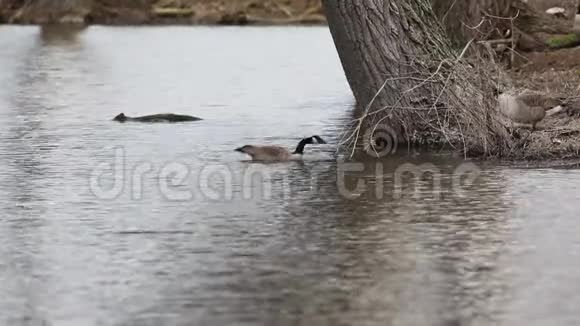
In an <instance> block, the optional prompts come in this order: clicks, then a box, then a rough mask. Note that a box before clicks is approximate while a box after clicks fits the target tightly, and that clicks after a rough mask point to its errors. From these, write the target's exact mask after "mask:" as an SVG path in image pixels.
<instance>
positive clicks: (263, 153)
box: [235, 135, 326, 162]
mask: <svg viewBox="0 0 580 326" xmlns="http://www.w3.org/2000/svg"><path fill="white" fill-rule="evenodd" d="M315 140H316V142H317V143H318V144H326V142H325V141H324V140H323V139H322V138H320V137H319V136H317V135H314V136H312V137H308V138H304V139H302V140H301V141H300V142H299V143H298V146H296V149H295V150H294V152H292V153H290V151H289V150H287V149H286V148H284V147H280V146H273V145H265V146H257V145H245V146H242V147H239V148H236V149H235V151H237V152H241V153H244V154H248V155H250V156H251V157H252V160H254V161H270V162H274V161H289V160H291V159H293V156H292V155H293V154H298V155H302V154H304V147H306V145H308V144H314V141H315Z"/></svg>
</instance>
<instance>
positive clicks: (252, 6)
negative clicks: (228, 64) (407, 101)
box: [0, 0, 326, 25]
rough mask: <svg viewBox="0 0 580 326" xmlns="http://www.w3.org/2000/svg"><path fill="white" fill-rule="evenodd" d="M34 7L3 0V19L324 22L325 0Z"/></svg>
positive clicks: (119, 0)
mask: <svg viewBox="0 0 580 326" xmlns="http://www.w3.org/2000/svg"><path fill="white" fill-rule="evenodd" d="M44 3H51V2H50V1H44V2H43V1H39V2H38V5H29V4H28V1H24V0H0V22H4V23H15V24H44V23H51V22H59V23H89V24H107V25H111V24H113V25H123V24H131V25H134V24H150V25H151V24H222V25H246V24H324V23H326V19H325V17H324V15H323V13H322V6H321V2H320V0H236V1H228V0H75V1H63V2H61V3H59V5H58V6H55V5H54V4H51V5H45V4H44Z"/></svg>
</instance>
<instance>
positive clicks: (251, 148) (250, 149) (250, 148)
mask: <svg viewBox="0 0 580 326" xmlns="http://www.w3.org/2000/svg"><path fill="white" fill-rule="evenodd" d="M234 151H236V152H240V153H244V154H250V155H252V154H255V152H256V146H252V145H244V146H242V147H238V148H236V149H234Z"/></svg>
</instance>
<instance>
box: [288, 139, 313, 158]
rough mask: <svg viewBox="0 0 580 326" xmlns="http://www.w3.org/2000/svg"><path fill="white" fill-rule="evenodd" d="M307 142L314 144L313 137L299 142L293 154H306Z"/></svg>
mask: <svg viewBox="0 0 580 326" xmlns="http://www.w3.org/2000/svg"><path fill="white" fill-rule="evenodd" d="M307 144H312V137H308V138H304V139H302V140H301V141H300V142H299V143H298V146H296V150H295V151H294V153H292V154H300V155H302V154H304V147H306V145H307Z"/></svg>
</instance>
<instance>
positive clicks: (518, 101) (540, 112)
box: [498, 92, 563, 131]
mask: <svg viewBox="0 0 580 326" xmlns="http://www.w3.org/2000/svg"><path fill="white" fill-rule="evenodd" d="M498 102H499V110H500V112H501V113H502V114H504V115H505V116H506V117H508V118H510V119H511V120H512V121H513V122H515V123H517V124H523V125H531V126H532V131H534V130H535V129H536V124H538V122H540V121H541V120H542V119H544V117H546V115H553V114H556V113H558V112H560V111H562V110H563V103H562V100H561V99H557V98H554V97H550V96H547V95H544V94H540V93H532V92H524V93H520V94H515V93H513V92H510V93H502V94H499V96H498Z"/></svg>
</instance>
